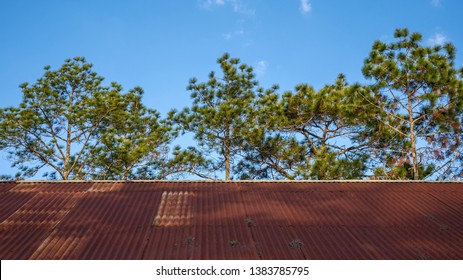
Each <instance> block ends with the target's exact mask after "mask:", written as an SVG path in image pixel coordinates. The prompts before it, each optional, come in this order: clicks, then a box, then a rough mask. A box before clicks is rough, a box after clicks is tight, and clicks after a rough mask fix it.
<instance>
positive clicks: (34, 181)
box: [0, 180, 463, 183]
mask: <svg viewBox="0 0 463 280" xmlns="http://www.w3.org/2000/svg"><path fill="white" fill-rule="evenodd" d="M6 182H16V183H64V182H65V183H114V182H117V183H156V182H158V183H463V181H457V180H451V181H429V180H0V183H6Z"/></svg>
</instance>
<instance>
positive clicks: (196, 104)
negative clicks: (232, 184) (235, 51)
mask: <svg viewBox="0 0 463 280" xmlns="http://www.w3.org/2000/svg"><path fill="white" fill-rule="evenodd" d="M217 62H218V64H219V65H220V68H221V70H222V76H217V75H216V73H215V72H211V73H210V74H209V80H208V81H207V82H203V83H197V79H196V78H193V79H191V80H190V84H189V86H188V90H189V91H191V98H192V99H193V104H192V107H191V108H185V109H184V110H183V111H181V112H180V113H179V114H177V116H176V120H177V122H179V123H180V124H181V126H182V129H183V131H185V132H191V133H193V135H194V139H195V140H196V141H197V142H198V144H199V147H200V149H201V152H202V155H205V156H206V157H207V158H211V159H213V158H215V159H216V160H214V162H213V164H212V165H210V167H211V170H210V171H211V172H215V171H224V172H225V180H230V179H232V177H233V176H232V170H233V164H234V163H235V162H237V161H238V160H239V159H238V158H239V157H240V152H241V151H242V150H243V142H244V141H246V140H245V139H246V137H247V136H248V134H249V133H250V129H251V128H252V126H253V124H254V121H253V119H254V117H255V112H254V111H253V109H252V104H253V101H254V98H255V92H256V91H258V90H259V89H258V87H257V85H258V83H257V81H256V79H255V74H254V72H253V69H252V67H250V66H248V65H246V64H242V63H241V64H240V60H239V59H237V58H230V56H229V55H228V54H224V55H223V56H222V57H220V58H219V59H218V60H217Z"/></svg>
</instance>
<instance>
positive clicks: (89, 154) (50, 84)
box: [0, 57, 172, 179]
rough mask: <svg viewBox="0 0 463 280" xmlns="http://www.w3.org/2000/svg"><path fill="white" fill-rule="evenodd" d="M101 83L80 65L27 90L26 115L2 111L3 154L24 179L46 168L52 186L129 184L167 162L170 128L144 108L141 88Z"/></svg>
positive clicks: (71, 64)
mask: <svg viewBox="0 0 463 280" xmlns="http://www.w3.org/2000/svg"><path fill="white" fill-rule="evenodd" d="M102 81H103V78H102V77H100V76H98V75H97V73H95V72H93V71H92V65H91V64H89V63H87V62H86V60H85V59H84V58H81V57H76V58H74V59H72V60H70V59H67V60H66V61H65V64H64V65H63V66H61V68H60V69H58V70H56V71H52V70H50V67H48V66H47V67H45V73H44V75H43V77H41V78H40V79H38V80H37V82H36V83H35V84H33V85H29V84H27V83H24V84H22V85H21V88H22V91H23V101H22V102H21V104H20V105H19V107H9V108H4V109H1V110H0V131H2V132H1V135H0V139H1V147H2V148H3V149H6V150H7V151H8V153H9V158H10V159H11V160H12V162H13V164H12V165H13V167H17V168H19V170H20V172H19V173H18V174H17V175H16V177H17V178H28V177H32V176H34V175H35V174H36V173H37V172H38V171H39V170H41V169H42V167H45V166H47V167H49V169H50V168H51V169H52V170H53V171H52V172H50V173H45V174H44V176H46V177H47V178H50V179H55V178H62V179H128V178H132V177H135V173H136V172H137V171H138V169H137V167H138V165H139V164H141V163H147V162H149V161H151V160H161V158H160V157H161V156H160V154H162V153H164V149H165V146H166V144H167V143H169V141H170V140H171V138H172V135H171V134H170V131H171V126H170V125H169V124H167V123H165V122H163V121H161V120H160V119H159V115H158V113H156V112H155V111H152V110H147V109H146V108H145V107H144V106H143V105H142V104H141V95H142V90H141V89H140V88H135V89H133V90H131V91H129V92H128V93H127V94H122V93H121V92H122V87H121V86H120V85H118V84H116V83H112V85H111V86H110V87H104V86H103V85H102ZM134 172H135V173H134Z"/></svg>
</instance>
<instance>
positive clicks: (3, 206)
mask: <svg viewBox="0 0 463 280" xmlns="http://www.w3.org/2000/svg"><path fill="white" fill-rule="evenodd" d="M462 213H463V183H460V182H447V183H443V182H439V183H437V182H386V181H385V182H369V181H364V182H360V181H357V182H355V181H338V182H316V181H313V182H294V181H292V182H290V181H274V182H271V181H265V182H259V181H256V182H250V181H234V182H207V181H204V182H201V181H194V182H193V181H192V182H188V181H170V182H169V181H140V182H122V181H114V182H111V181H106V182H104V181H99V182H91V181H83V182H73V181H57V182H53V181H43V182H28V181H18V182H0V258H1V259H187V260H188V259H463V215H462Z"/></svg>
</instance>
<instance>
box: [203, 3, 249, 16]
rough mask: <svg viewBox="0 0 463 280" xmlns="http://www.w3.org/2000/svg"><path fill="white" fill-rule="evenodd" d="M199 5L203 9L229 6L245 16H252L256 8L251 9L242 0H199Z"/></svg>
mask: <svg viewBox="0 0 463 280" xmlns="http://www.w3.org/2000/svg"><path fill="white" fill-rule="evenodd" d="M198 3H199V7H201V8H203V9H211V8H213V7H217V6H229V7H230V8H231V9H232V11H233V12H235V13H238V14H243V15H247V16H254V15H255V14H256V10H254V9H251V8H249V7H248V5H247V4H246V3H245V2H244V1H242V0H200V1H199V2H198Z"/></svg>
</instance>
